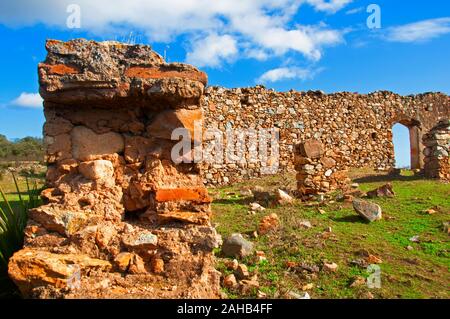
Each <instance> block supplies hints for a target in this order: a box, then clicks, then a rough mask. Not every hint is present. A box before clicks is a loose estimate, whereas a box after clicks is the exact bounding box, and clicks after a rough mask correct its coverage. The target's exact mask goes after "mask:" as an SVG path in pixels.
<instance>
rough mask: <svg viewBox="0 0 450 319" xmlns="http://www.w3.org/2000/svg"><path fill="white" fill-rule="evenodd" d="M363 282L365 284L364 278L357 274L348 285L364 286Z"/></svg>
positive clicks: (352, 286)
mask: <svg viewBox="0 0 450 319" xmlns="http://www.w3.org/2000/svg"><path fill="white" fill-rule="evenodd" d="M365 284H366V278H364V277H361V276H357V277H355V278H354V279H353V281H352V283H351V284H350V287H351V288H355V287H361V286H364V285H365Z"/></svg>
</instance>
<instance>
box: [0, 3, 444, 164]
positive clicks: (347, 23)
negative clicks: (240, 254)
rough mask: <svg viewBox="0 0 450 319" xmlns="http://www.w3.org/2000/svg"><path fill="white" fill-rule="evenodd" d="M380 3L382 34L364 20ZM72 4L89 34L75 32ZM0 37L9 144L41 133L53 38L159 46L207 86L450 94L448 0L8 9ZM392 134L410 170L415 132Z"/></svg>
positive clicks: (4, 130) (1, 110) (2, 109)
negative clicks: (43, 76)
mask: <svg viewBox="0 0 450 319" xmlns="http://www.w3.org/2000/svg"><path fill="white" fill-rule="evenodd" d="M372 3H374V4H376V5H378V6H379V8H380V9H381V15H380V17H381V28H379V29H370V28H369V27H368V25H367V23H366V21H367V18H368V17H369V16H370V14H371V13H368V12H367V11H366V10H367V7H368V6H369V5H370V4H372ZM69 4H76V5H78V7H77V8H79V9H80V11H79V12H80V20H79V21H80V24H81V25H80V26H81V28H75V29H70V28H68V26H67V19H68V17H73V16H74V15H71V13H73V12H74V11H70V12H69V13H68V12H67V9H68V8H67V6H68V5H69ZM71 10H72V9H71ZM71 21H73V20H71ZM0 36H1V39H2V50H0V61H1V62H0V63H1V69H2V72H1V73H0V119H1V122H0V123H1V124H0V134H4V135H6V136H7V137H9V138H18V137H24V136H27V135H32V136H40V135H41V131H42V123H43V121H44V118H43V115H42V107H41V102H40V98H39V96H38V95H37V94H36V93H37V91H38V81H37V63H38V62H40V61H42V60H44V58H45V54H46V52H45V49H44V42H45V40H46V39H49V38H55V39H61V40H68V39H72V38H78V37H84V38H89V39H95V40H120V41H132V42H138V43H145V44H150V45H151V46H152V47H153V48H154V49H155V50H156V51H158V52H159V53H160V54H162V55H163V54H164V51H166V55H167V59H168V60H169V61H181V62H188V63H193V64H195V65H197V66H199V67H200V68H201V69H203V70H204V71H206V72H207V73H208V76H209V84H210V85H220V86H225V87H245V86H253V85H256V84H258V83H261V84H264V85H266V86H267V87H271V88H274V89H276V90H281V91H284V90H289V89H291V88H292V89H296V90H300V91H301V90H309V89H313V90H317V89H320V90H323V91H325V92H328V93H330V92H337V91H351V92H360V93H368V92H372V91H376V90H390V91H394V92H397V93H400V94H415V93H421V92H428V91H440V92H444V93H446V94H449V92H450V81H449V74H450V63H449V59H448V56H449V52H450V2H449V1H443V0H429V1H407V0H396V1H392V0H379V1H377V0H371V1H364V0H361V1H358V0H353V1H352V0H272V1H269V0H258V1H257V0H215V1H209V0H208V1H207V0H167V1H153V0H146V1H144V0H127V1H111V0H110V1H106V0H97V1H88V0H79V1H75V0H40V1H25V0H16V1H8V2H7V1H2V2H1V3H0ZM394 137H395V140H394V141H395V142H396V144H398V145H396V152H397V153H398V154H399V157H398V165H400V166H405V165H408V162H409V146H408V134H407V131H406V130H401V129H398V128H397V127H396V128H395V129H394ZM397 142H398V143H397Z"/></svg>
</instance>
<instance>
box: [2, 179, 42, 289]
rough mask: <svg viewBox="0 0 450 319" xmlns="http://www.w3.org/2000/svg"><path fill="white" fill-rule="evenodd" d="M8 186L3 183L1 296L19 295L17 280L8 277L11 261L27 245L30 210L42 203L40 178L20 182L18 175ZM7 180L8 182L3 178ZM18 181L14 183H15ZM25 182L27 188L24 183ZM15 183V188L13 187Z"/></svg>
mask: <svg viewBox="0 0 450 319" xmlns="http://www.w3.org/2000/svg"><path fill="white" fill-rule="evenodd" d="M9 181H10V183H9V184H7V185H5V186H7V187H5V190H4V189H3V187H2V185H0V297H1V298H10V297H19V296H20V294H19V292H18V290H17V288H16V286H15V285H14V283H13V282H12V281H11V280H10V278H9V277H8V261H9V259H10V258H11V256H12V255H13V254H14V253H15V252H16V251H17V250H19V249H21V248H22V246H23V240H24V228H25V226H26V223H27V219H28V210H29V209H31V208H33V207H37V206H38V205H39V204H40V199H39V193H40V190H39V188H38V184H37V182H35V181H34V182H31V183H30V181H29V180H28V179H27V178H25V179H24V180H22V181H21V183H19V180H18V179H16V177H15V176H14V175H12V176H11V178H10V180H9ZM3 183H4V182H3ZM11 184H12V185H14V186H11ZM20 184H22V186H23V185H25V187H26V188H25V190H24V189H23V188H21V187H20ZM13 187H14V188H13Z"/></svg>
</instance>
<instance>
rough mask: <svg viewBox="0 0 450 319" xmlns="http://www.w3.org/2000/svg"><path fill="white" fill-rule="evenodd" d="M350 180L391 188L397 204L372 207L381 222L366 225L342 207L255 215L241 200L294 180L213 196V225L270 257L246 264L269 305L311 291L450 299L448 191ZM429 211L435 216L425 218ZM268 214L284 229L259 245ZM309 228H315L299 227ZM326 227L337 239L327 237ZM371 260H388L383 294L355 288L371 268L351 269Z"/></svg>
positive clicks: (420, 184) (366, 178) (409, 180)
mask: <svg viewBox="0 0 450 319" xmlns="http://www.w3.org/2000/svg"><path fill="white" fill-rule="evenodd" d="M352 178H353V180H354V181H356V182H358V183H359V184H360V189H361V190H363V191H368V190H371V189H374V188H376V187H378V186H381V185H383V184H385V183H386V182H388V181H390V182H392V184H393V187H394V190H395V192H396V196H395V197H394V198H378V199H374V200H373V201H374V202H376V203H377V204H379V205H380V206H381V207H382V209H383V219H382V220H381V221H377V222H374V223H370V224H368V223H365V222H364V221H363V220H362V219H361V218H360V217H359V216H358V215H357V214H356V213H355V212H354V210H353V208H352V206H351V204H349V203H344V202H337V201H331V203H327V204H320V207H319V206H309V205H311V204H309V205H308V204H306V203H301V202H300V201H296V202H295V203H294V204H290V205H287V206H277V207H273V208H267V209H266V210H265V211H263V212H257V213H256V214H251V213H249V209H248V204H249V203H251V202H253V198H252V197H248V196H242V195H240V190H242V189H246V188H251V187H253V186H255V185H259V186H263V187H264V188H265V189H268V190H276V189H277V188H284V189H295V182H294V181H295V178H294V176H278V177H273V176H272V177H267V178H265V179H260V180H256V181H252V182H247V183H242V184H238V185H233V186H230V187H223V188H217V189H211V194H212V196H214V198H215V200H214V203H213V212H214V217H213V222H214V223H215V224H216V227H217V230H218V232H219V233H220V234H222V236H227V235H229V234H231V233H234V232H237V233H242V234H243V235H244V236H246V235H247V239H250V240H251V241H252V242H254V243H255V245H256V249H257V250H261V251H264V252H265V254H266V257H267V261H264V262H263V263H260V264H255V262H254V261H252V258H247V259H245V260H243V262H244V263H246V264H247V266H249V270H251V271H253V272H254V273H257V274H258V280H259V284H260V288H259V290H260V291H262V292H264V293H266V294H267V296H268V297H274V298H277V297H280V298H282V297H286V296H288V293H289V292H290V291H291V292H296V293H301V292H302V290H307V291H308V293H309V294H310V296H311V297H312V298H371V297H374V298H450V275H449V270H450V254H449V248H450V244H449V243H450V242H449V235H448V234H447V233H446V232H445V231H444V229H443V222H447V221H449V220H450V218H449V217H450V215H449V213H450V185H449V184H443V183H440V182H437V181H430V180H423V179H420V178H417V177H414V176H412V174H410V172H404V173H403V174H402V176H398V177H396V178H394V179H392V178H389V177H387V176H382V175H377V174H375V173H372V172H368V171H366V172H361V171H356V172H352ZM317 204H318V203H317ZM430 208H434V210H435V211H436V213H435V214H431V215H430V214H428V213H425V211H426V210H427V209H430ZM319 209H320V210H321V212H322V213H319ZM270 213H276V214H277V215H278V216H279V218H280V221H281V227H280V229H279V230H278V231H276V232H273V233H271V234H268V235H264V236H260V237H258V238H254V237H253V236H252V233H253V232H254V231H255V230H256V229H257V225H258V223H259V222H260V220H261V219H262V217H263V216H265V215H268V214H270ZM306 220H307V221H309V222H310V223H311V224H312V226H313V227H312V228H309V229H305V228H302V227H301V226H300V223H301V222H302V221H306ZM328 227H331V230H332V231H331V233H329V232H326V231H325V230H326V229H327V228H328ZM413 236H419V237H418V238H419V242H412V241H410V238H412V237H413ZM368 253H369V254H372V255H374V256H376V257H379V258H381V260H382V263H381V264H379V267H380V270H381V287H380V288H373V289H369V288H368V287H367V285H365V284H362V285H359V286H354V287H351V283H352V282H353V281H354V280H355V278H358V277H363V278H366V277H368V276H369V273H368V272H367V269H366V267H367V265H361V264H360V265H355V264H354V263H352V261H354V260H358V259H361V254H362V255H364V254H365V255H367V254H368ZM217 255H218V257H219V258H218V260H219V265H218V269H219V270H220V271H221V272H222V273H224V274H228V273H231V271H229V270H227V269H226V267H225V265H224V262H225V258H223V257H222V256H220V253H219V252H218V253H217ZM287 262H295V263H297V264H306V265H312V266H314V265H317V266H318V267H319V268H320V267H321V266H322V264H323V262H328V263H331V262H334V263H336V264H337V265H338V269H337V271H336V272H332V273H329V272H324V271H318V272H316V273H312V274H311V273H305V272H304V271H303V272H302V271H299V270H298V268H295V267H294V268H288V267H287V265H286V263H287ZM311 287H312V288H311ZM225 292H226V293H227V294H228V296H229V297H231V298H236V297H255V296H256V293H257V290H256V289H254V291H253V293H251V294H248V295H245V296H244V295H240V294H239V292H238V291H236V290H225Z"/></svg>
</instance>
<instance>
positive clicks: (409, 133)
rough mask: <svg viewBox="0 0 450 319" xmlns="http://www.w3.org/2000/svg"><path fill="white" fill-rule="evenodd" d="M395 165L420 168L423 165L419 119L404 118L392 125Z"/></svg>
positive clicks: (397, 166)
mask: <svg viewBox="0 0 450 319" xmlns="http://www.w3.org/2000/svg"><path fill="white" fill-rule="evenodd" d="M392 135H393V143H394V155H395V167H396V168H411V169H420V168H422V166H423V155H422V150H421V143H420V142H421V131H420V126H419V123H418V122H417V121H414V120H409V121H408V120H406V121H405V120H402V121H398V122H397V123H395V124H394V125H393V127H392Z"/></svg>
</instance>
